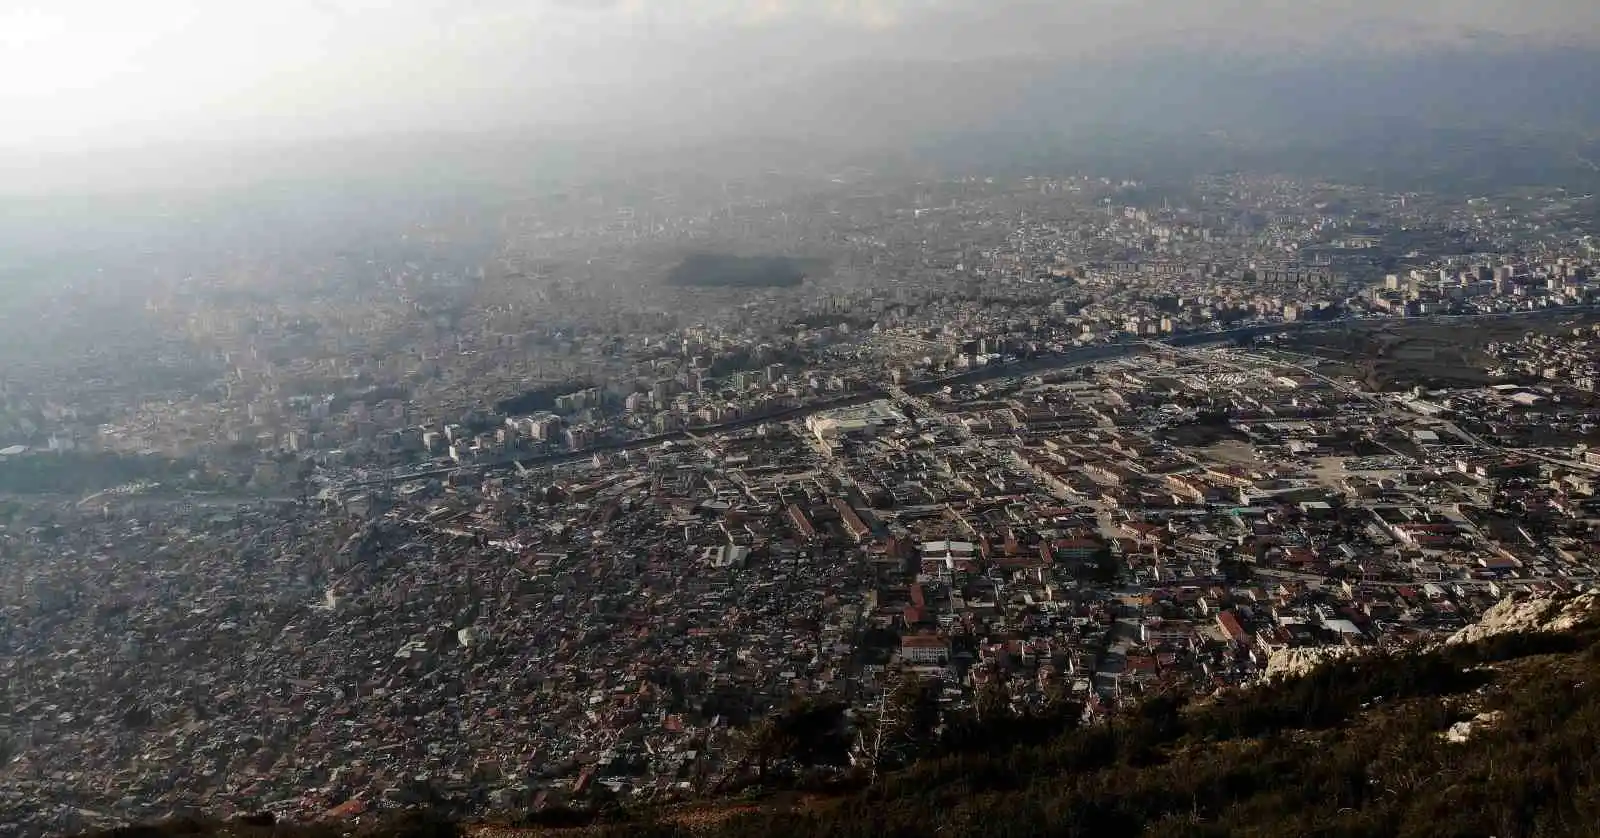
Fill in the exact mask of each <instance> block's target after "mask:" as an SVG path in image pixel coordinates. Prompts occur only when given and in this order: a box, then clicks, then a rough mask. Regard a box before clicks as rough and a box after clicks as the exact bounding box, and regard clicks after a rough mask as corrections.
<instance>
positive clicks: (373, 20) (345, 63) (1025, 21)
mask: <svg viewBox="0 0 1600 838" xmlns="http://www.w3.org/2000/svg"><path fill="white" fill-rule="evenodd" d="M1486 36H1492V37H1509V38H1540V39H1562V40H1574V39H1576V40H1600V2H1596V0H1516V2H1511V1H1510V0H521V2H516V1H515V0H397V2H381V0H271V1H270V2H250V3H243V2H238V0H141V2H128V0H0V114H4V126H5V129H4V131H3V132H0V147H7V146H9V147H12V148H17V147H28V146H33V147H36V148H37V147H48V146H68V145H70V146H79V145H91V146H98V145H121V144H126V143H139V142H145V141H152V140H167V139H175V138H185V137H187V138H203V139H233V138H239V137H254V138H263V139H268V140H272V139H284V138H292V137H299V136H321V135H339V134H347V133H369V132H384V131H393V130H409V129H447V130H455V129H471V128H478V127H491V126H504V125H539V124H549V123H565V122H573V121H579V122H582V121H605V122H616V121H620V120H625V119H626V118H627V114H628V113H629V111H630V109H633V108H637V107H652V106H653V107H654V108H656V109H659V108H661V107H663V106H664V105H667V106H669V105H670V103H671V101H672V100H673V97H675V96H696V97H699V98H701V99H702V100H704V99H706V97H708V96H710V100H711V101H715V92H714V91H715V90H716V89H717V87H718V85H721V84H728V83H738V84H740V85H743V86H745V87H748V86H750V85H752V84H760V83H762V82H765V81H769V80H777V79H781V78H789V79H794V78H803V77H804V76H805V74H807V73H811V72H816V71H820V70H825V69H827V68H829V67H830V66H837V65H838V64H840V63H841V62H847V61H853V60H860V59H879V60H899V59H910V58H916V59H929V60H951V61H956V60H963V59H971V58H975V57H985V56H1022V55H1026V56H1055V57H1074V58H1076V57H1102V56H1109V55H1117V54H1127V53H1129V52H1130V51H1132V50H1134V49H1135V48H1138V49H1140V50H1147V49H1148V48H1149V45H1151V44H1154V45H1156V46H1158V47H1161V48H1174V47H1182V46H1184V45H1190V46H1194V45H1207V46H1217V47H1240V46H1247V47H1248V48H1249V49H1252V50H1259V49H1283V50H1297V49H1308V48H1311V49H1314V48H1316V47H1318V46H1328V45H1338V48H1340V49H1346V48H1349V47H1351V46H1360V45H1366V46H1374V45H1386V46H1396V45H1408V44H1409V45H1415V44H1419V43H1424V42H1428V41H1442V40H1459V39H1461V38H1463V37H1478V38H1482V37H1486ZM708 91H712V92H711V93H708Z"/></svg>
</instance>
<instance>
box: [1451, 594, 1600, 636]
mask: <svg viewBox="0 0 1600 838" xmlns="http://www.w3.org/2000/svg"><path fill="white" fill-rule="evenodd" d="M1597 616H1600V591H1589V592H1587V593H1582V594H1578V595H1577V596H1567V597H1522V598H1519V597H1516V596H1510V597H1506V598H1505V599H1503V600H1501V601H1500V602H1498V603H1496V604H1495V605H1494V606H1493V607H1491V608H1490V609H1489V610H1488V611H1485V612H1483V616H1482V617H1481V618H1479V620H1478V621H1477V622H1476V623H1473V624H1472V625H1470V626H1467V627H1466V628H1463V629H1461V630H1460V631H1458V632H1456V633H1455V634H1452V635H1450V637H1449V638H1448V639H1447V640H1445V645H1447V646H1457V645H1460V644H1463V643H1476V642H1478V641H1480V640H1486V639H1488V638H1491V637H1495V636H1497V635H1501V634H1513V633H1518V632H1528V633H1556V632H1563V631H1571V630H1573V629H1575V628H1577V627H1578V626H1580V625H1582V624H1583V623H1585V622H1588V621H1589V620H1591V619H1594V618H1595V617H1597Z"/></svg>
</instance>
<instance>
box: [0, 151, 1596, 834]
mask: <svg viewBox="0 0 1600 838" xmlns="http://www.w3.org/2000/svg"><path fill="white" fill-rule="evenodd" d="M1585 201H1587V202H1588V203H1589V204H1592V201H1593V198H1592V196H1587V197H1586V198H1582V199H1580V198H1576V197H1574V196H1569V195H1566V194H1564V193H1561V192H1557V191H1551V192H1548V193H1539V194H1528V193H1522V194H1519V195H1516V196H1509V197H1502V198H1497V199H1496V200H1492V201H1490V200H1486V199H1476V198H1474V199H1468V200H1458V199H1455V198H1447V197H1443V196H1430V195H1426V194H1420V193H1403V194H1388V193H1383V192H1379V191H1375V190H1372V189H1370V188H1364V187H1355V186H1340V185H1336V184H1328V183H1321V182H1305V181H1299V180H1292V179H1286V178H1265V177H1250V176H1243V175H1229V176H1217V177H1208V178H1202V179H1199V180H1197V181H1195V182H1193V183H1190V184H1187V185H1185V186H1183V187H1182V188H1171V187H1164V188H1157V187H1153V186H1150V185H1148V184H1143V183H1138V182H1131V181H1120V180H1113V179H1109V178H1099V177H1073V178H1043V177H1029V178H1017V179H1002V178H993V179H977V178H964V179H958V180H949V181H927V182H921V181H917V182H908V181H903V180H893V179H887V178H882V177H878V176H875V175H872V174H871V173H867V172H839V173H830V176H829V177H827V178H824V179H821V180H816V179H808V178H802V177H800V176H789V175H781V174H778V173H772V174H770V175H769V176H768V177H767V179H765V180H762V181H759V182H735V183H730V182H723V183H720V184H717V185H715V187H708V186H706V185H705V184H704V183H700V182H698V181H697V182H691V183H686V184H682V185H676V186H666V185H662V184H659V183H648V184H646V183H640V184H628V185H626V187H625V188H624V187H613V188H611V189H609V190H600V189H598V188H597V189H596V191H594V192H593V193H592V194H569V193H563V194H561V195H559V196H538V197H530V198H528V199H526V200H525V201H520V202H517V203H513V204H510V205H507V206H503V207H500V208H499V209H498V210H497V212H498V215H497V216H495V217H494V219H493V221H492V222H490V221H487V220H485V219H484V218H477V217H473V218H466V217H464V215H462V213H466V211H465V210H461V211H460V212H458V213H457V214H456V215H451V214H448V213H441V214H435V215H427V216H425V217H422V218H418V219H409V220H407V221H406V224H405V226H404V227H402V228H400V229H397V230H394V231H390V232H388V233H383V234H379V233H373V234H372V235H371V236H370V240H364V241H363V242H362V243H361V244H360V246H359V247H346V246H344V245H341V246H340V247H339V248H332V247H331V246H327V245H326V244H325V243H316V242H314V243H313V244H308V245H306V246H305V247H304V248H303V249H302V250H298V251H292V252H289V253H277V254H275V255H274V256H273V257H272V258H273V259H274V260H275V261H272V262H271V263H270V264H269V263H268V262H267V261H266V259H267V257H266V256H264V255H262V254H260V253H251V252H240V253H238V254H235V255H234V256H233V257H230V258H231V259H232V261H227V260H220V261H214V262H212V263H211V264H212V265H213V267H211V268H208V269H206V270H203V271H202V270H200V269H197V268H196V267H195V265H194V264H193V262H192V260H191V259H190V258H189V257H188V256H187V255H186V254H184V253H182V252H180V251H162V250H151V251H149V252H146V253H143V254H142V255H141V256H140V257H139V260H137V261H136V263H135V264H134V265H132V266H131V267H128V268H127V270H129V271H131V272H136V273H138V275H139V282H137V283H130V284H129V286H128V287H129V288H130V289H137V291H136V292H135V291H133V290H124V291H122V292H119V294H120V296H119V297H118V298H117V299H110V300H92V299H86V298H85V297H84V296H83V294H82V292H81V291H80V290H78V288H77V287H75V286H73V285H71V284H64V285H60V286H57V287H56V288H55V289H54V290H46V291H43V292H41V296H40V297H39V299H38V300H37V301H36V302H35V304H34V308H33V311H32V312H31V313H30V314H29V315H28V316H30V317H35V318H40V319H53V320H56V321H57V322H58V323H60V324H62V325H61V326H60V328H63V329H67V328H69V327H70V328H77V329H80V330H81V333H80V334H82V335H90V334H92V335H93V336H94V338H95V339H94V340H93V341H88V342H84V343H80V344H65V343H64V344H62V346H63V348H62V350H61V351H60V352H57V353H52V354H41V353H32V352H20V353H15V354H14V357H13V355H7V356H6V358H5V365H4V367H3V372H0V444H3V445H5V446H8V447H5V448H3V449H0V811H4V812H8V813H15V815H16V816H15V817H10V818H0V836H3V835H15V836H34V835H43V834H61V833H71V832H76V831H80V830H83V829H87V828H92V827H99V826H108V825H113V824H117V823H124V822H129V821H140V820H148V819H153V818H159V817H163V816H166V815H170V814H172V813H181V812H186V811H204V812H210V813H218V814H221V815H232V814H241V813H251V812H269V813H271V814H273V815H274V816H276V817H279V818H283V819H287V820H316V819H320V818H324V817H334V818H337V817H348V816H355V815H360V814H363V813H367V812H382V811H387V810H392V809H400V808H404V807H407V806H410V805H414V804H417V803H420V802H425V801H431V800H438V799H450V800H454V801H458V802H460V803H461V804H462V805H464V806H466V807H468V808H469V809H470V810H472V811H478V812H486V811H496V810H499V811H504V810H513V809H515V810H530V811H537V810H540V809H544V808H549V807H556V806H580V807H581V806H584V805H589V804H592V803H593V801H596V800H599V799H602V798H604V799H624V800H669V799H685V798H689V797H693V796H696V795H702V794H706V793H709V792H712V791H714V790H717V789H720V788H724V787H726V786H728V785H729V784H732V783H736V782H738V781H740V780H741V779H742V778H744V777H745V776H747V775H749V774H751V773H754V772H757V771H759V770H761V769H760V768H759V767H757V766H756V765H754V764H753V762H754V761H753V758H752V748H751V745H750V743H751V739H752V737H751V734H750V731H751V730H752V729H755V728H757V727H759V726H760V724H761V723H762V720H763V719H766V718H768V716H769V714H771V713H772V712H774V711H776V710H779V709H781V708H785V707H793V706H797V705H802V704H805V703H812V704H817V703H836V704H843V705H844V706H846V707H848V708H849V709H850V714H851V718H852V719H853V720H854V722H853V723H854V727H855V728H857V729H858V730H859V731H866V730H869V729H870V724H871V722H872V720H873V719H874V718H875V717H876V716H878V715H881V714H882V713H883V712H884V707H885V705H886V702H887V701H888V700H889V697H891V696H893V695H896V694H898V693H900V692H903V691H904V688H905V686H906V685H907V684H909V683H916V684H920V685H929V686H931V687H932V697H933V700H935V701H936V702H937V705H938V707H939V708H940V710H941V711H942V712H946V713H951V714H955V713H961V712H965V711H968V710H971V709H973V708H976V707H980V706H993V705H994V703H995V702H998V703H999V704H1000V705H1002V706H1009V707H1011V708H1013V709H1015V710H1016V711H1018V712H1021V711H1025V710H1031V711H1043V710H1045V709H1046V708H1054V709H1055V710H1057V711H1059V709H1060V708H1062V707H1070V708H1071V710H1072V713H1073V714H1074V716H1075V717H1076V718H1077V719H1078V720H1079V721H1080V723H1082V724H1086V725H1094V724H1097V723H1101V722H1104V721H1106V720H1109V719H1114V718H1116V717H1117V716H1118V714H1119V713H1125V712H1127V711H1128V710H1129V709H1130V708H1133V707H1135V706H1137V705H1139V704H1140V702H1142V701H1145V700H1146V699H1148V698H1149V697H1151V696H1154V695H1158V694H1165V693H1168V692H1171V691H1174V690H1179V691H1182V692H1184V693H1185V694H1195V695H1212V694H1217V693H1219V692H1226V691H1231V690H1236V689H1239V688H1243V687H1247V686H1248V685H1251V684H1255V683H1259V682H1261V681H1263V680H1264V679H1268V678H1270V677H1272V676H1275V675H1278V674H1285V673H1293V672H1299V671H1304V670H1305V669H1307V668H1309V667H1310V666H1312V665H1314V664H1315V663H1316V662H1317V661H1321V660H1327V659H1331V658H1334V657H1337V656H1339V655H1342V654H1345V653H1346V652H1347V650H1352V649H1380V648H1396V649H1398V648H1407V647H1414V646H1420V645H1423V644H1426V643H1429V642H1431V641H1434V640H1437V639H1440V638H1443V637H1445V636H1448V635H1450V634H1451V633H1453V632H1455V631H1457V630H1459V629H1461V628H1462V627H1464V626H1466V625H1468V624H1470V623H1472V622H1474V621H1475V620H1477V619H1478V618H1479V617H1480V616H1481V615H1482V614H1483V612H1485V611H1486V610H1487V609H1489V608H1490V607H1491V606H1493V605H1494V604H1496V603H1498V602H1500V601H1501V600H1502V599H1504V598H1505V597H1507V596H1508V595H1510V594H1512V593H1514V592H1518V591H1528V592H1540V593H1554V592H1573V591H1579V590H1586V589H1588V588H1590V587H1591V586H1592V585H1593V583H1594V581H1595V578H1596V573H1597V566H1600V493H1597V488H1600V386H1597V382H1600V356H1597V355H1596V352H1595V350H1594V347H1595V346H1596V345H1597V338H1600V325H1597V324H1600V316H1597V315H1600V309H1596V308H1595V304H1596V303H1597V302H1600V279H1597V277H1596V275H1595V273H1596V267H1595V264H1596V263H1595V254H1594V248H1593V242H1592V239H1590V238H1589V236H1588V234H1586V233H1585V232H1584V230H1583V227H1582V224H1581V221H1580V220H1579V219H1581V218H1582V217H1583V213H1584V212H1585V211H1587V212H1589V213H1591V214H1592V209H1589V210H1584V209H1583V207H1584V206H1585V204H1584V202H1585ZM490 223H492V224H493V225H494V226H495V227H496V228H497V229H499V230H502V231H505V233H506V234H505V241H503V242H501V243H499V244H498V245H497V246H496V247H494V248H491V249H487V250H485V249H483V248H482V247H481V242H479V241H478V239H477V238H476V237H474V236H472V235H468V234H466V233H464V232H463V229H464V228H469V227H470V228H473V229H476V227H475V226H474V225H482V224H490ZM336 250H337V252H335V251H336ZM720 251H727V252H734V253H740V254H752V253H755V254H779V255H770V256H762V257H760V258H756V257H753V256H748V255H745V256H740V257H739V258H736V259H735V258H730V259H728V260H725V261H714V260H711V257H707V256H705V255H703V254H704V253H707V252H720ZM685 253H688V254H689V255H687V256H685V255H684V254H685ZM268 277H270V280H271V282H272V283H273V286H272V287H273V289H274V290H273V293H272V294H271V295H265V294H261V293H256V292H254V291H252V289H253V288H256V287H258V285H259V283H261V282H262V281H263V280H264V278H268ZM135 294H136V299H135V298H133V297H132V296H130V295H135ZM41 315H43V316H42V317H41ZM71 324H75V325H71ZM857 739H858V741H857V742H856V743H855V745H854V746H853V747H852V749H851V753H850V757H849V761H850V763H853V764H856V765H866V764H871V763H872V762H874V761H877V760H881V759H884V755H883V754H882V753H879V752H877V751H876V750H874V749H873V748H872V747H871V743H870V742H868V741H866V738H865V737H864V736H858V737H857Z"/></svg>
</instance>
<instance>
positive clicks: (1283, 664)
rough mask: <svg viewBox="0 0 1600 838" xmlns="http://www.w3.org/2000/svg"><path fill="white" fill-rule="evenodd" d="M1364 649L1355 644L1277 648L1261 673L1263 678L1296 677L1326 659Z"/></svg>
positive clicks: (1345, 655) (1333, 658)
mask: <svg viewBox="0 0 1600 838" xmlns="http://www.w3.org/2000/svg"><path fill="white" fill-rule="evenodd" d="M1363 651H1365V650H1364V649H1362V648H1360V647H1357V646H1308V647H1304V648H1299V649H1279V650H1277V651H1276V652H1273V653H1272V656H1271V657H1269V658H1267V667H1266V669H1265V670H1264V671H1263V672H1262V673H1261V677H1262V679H1263V680H1271V679H1273V678H1298V677H1300V676H1301V675H1305V674H1307V673H1309V672H1311V670H1313V669H1316V668H1317V667H1319V666H1321V665H1322V664H1325V663H1327V662H1328V661H1334V660H1339V659H1341V658H1347V657H1350V656H1351V655H1356V654H1360V653H1361V652H1363Z"/></svg>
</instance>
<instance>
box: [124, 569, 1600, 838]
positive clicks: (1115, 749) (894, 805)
mask: <svg viewBox="0 0 1600 838" xmlns="http://www.w3.org/2000/svg"><path fill="white" fill-rule="evenodd" d="M1491 616H1492V617H1494V622H1495V623H1496V625H1495V626H1493V627H1488V626H1485V628H1484V629H1483V630H1479V631H1477V632H1473V633H1468V634H1463V635H1459V636H1458V637H1457V638H1456V639H1455V640H1454V642H1452V643H1447V644H1441V645H1439V646H1437V647H1434V648H1432V649H1429V650H1427V651H1423V652H1418V653H1411V654H1382V653H1380V654H1373V655H1363V656H1353V657H1349V658H1344V659H1339V660H1334V661H1330V662H1328V663H1326V664H1324V665H1322V666H1320V667H1317V668H1316V669H1314V670H1312V671H1311V672H1310V673H1308V674H1306V675H1304V676H1301V677H1297V678H1293V679H1278V680H1274V681H1271V682H1269V683H1266V684H1263V685H1261V686H1258V687H1255V688H1252V689H1249V690H1244V691H1236V692H1232V693H1228V694H1219V695H1217V696H1213V697H1209V698H1206V699H1202V700H1189V699H1186V698H1184V697H1179V696H1167V697H1157V698H1154V699H1151V700H1149V701H1147V702H1146V703H1145V704H1144V705H1143V706H1142V707H1141V708H1140V710H1139V711H1138V712H1137V713H1135V714H1131V715H1127V716H1124V717H1122V718H1120V719H1117V720H1116V721H1115V723H1113V724H1110V725H1106V726H1097V727H1092V728H1086V729H1081V730H1066V731H1060V730H1059V729H1056V730H1053V731H1052V730H1050V729H1047V727H1048V726H1047V725H1046V723H1045V722H1043V721H1040V722H1037V723H1032V722H1028V721H1026V720H1023V721H1019V720H1017V719H1014V718H1013V719H989V720H986V721H985V722H984V725H985V726H986V727H985V728H984V729H980V730H978V731H976V733H977V734H978V735H965V736H962V737H959V739H958V740H955V741H953V742H951V743H948V744H946V745H945V746H943V747H941V748H940V749H939V752H938V753H933V754H930V755H928V756H926V757H925V758H923V759H922V760H921V761H919V762H917V763H915V764H914V765H912V766H911V767H910V768H908V769H906V770H904V771H900V772H895V773H892V774H889V775H887V776H885V777H883V778H881V779H880V780H879V781H878V782H876V783H871V784H865V783H863V784H861V786H860V787H857V788H854V789H851V790H849V791H843V792H833V793H813V794H807V795H802V794H797V793H793V792H790V793H787V794H779V793H774V792H769V793H767V794H766V795H765V796H763V795H760V794H753V795H746V796H745V797H744V798H741V799H740V800H737V801H724V802H715V801H713V802H705V803H699V804H693V805H688V806H682V807H679V808H675V809H661V810H656V811H616V812H613V813H612V814H610V815H608V816H607V817H608V818H609V822H607V823H594V824H590V825H587V826H579V827H568V828H563V829H555V828H549V827H546V828H531V827H530V828H520V829H519V828H509V827H490V826H486V825H462V826H461V829H462V831H464V832H465V833H467V834H469V835H474V834H476V835H482V836H484V838H534V836H542V835H574V836H576V835H585V836H597V838H605V837H606V836H616V838H622V836H677V835H697V836H710V838H747V837H752V836H759V838H788V836H815V838H822V837H823V836H828V838H834V837H835V836H863V837H865V836H874V837H876V836H929V835H940V836H952V835H955V836H962V835H972V836H1039V835H1058V836H1085V838H1088V836H1151V837H1152V838H1156V837H1157V836H1160V838H1176V837H1177V836H1196V837H1197V838H1198V837H1199V836H1218V838H1221V836H1229V838H1250V837H1251V836H1259V838H1267V836H1274V837H1276V836H1284V838H1290V837H1291V836H1293V837H1294V838H1299V836H1328V837H1329V838H1332V837H1333V836H1386V837H1388V838H1425V837H1426V838H1431V837H1432V836H1441V837H1442V836H1461V838H1467V836H1480V837H1481V836H1491V835H1492V836H1498V837H1499V838H1519V837H1520V838H1536V836H1537V837H1538V838H1545V837H1546V836H1593V835H1595V834H1597V832H1596V831H1597V824H1600V620H1597V617H1600V612H1597V608H1596V598H1594V597H1581V598H1568V599H1563V600H1560V601H1536V602H1532V603H1507V604H1505V605H1504V606H1503V607H1500V608H1498V609H1497V611H1495V612H1494V613H1493V614H1492V615H1491ZM1490 628H1493V629H1495V630H1488V629H1490ZM1029 724H1036V726H1035V727H1032V728H1030V727H1028V725H1029ZM969 733H971V732H969ZM419 823H420V824H422V826H419ZM454 828H455V827H454V826H451V825H448V824H438V823H429V822H424V821H417V820H415V819H413V820H412V821H409V822H407V823H404V824H397V825H393V826H388V825H377V826H371V825H368V826H366V827H363V829H364V831H366V833H367V834H368V835H372V836H378V835H382V836H386V838H424V836H426V838H436V836H440V835H442V834H444V833H445V832H450V831H453V830H454ZM230 829H231V830H232V832H233V834H235V835H238V836H239V838H251V836H250V835H249V834H248V833H247V832H245V833H241V832H240V831H239V829H240V827H238V826H237V825H235V826H234V827H231V828H230ZM194 831H205V830H194ZM224 831H228V830H224ZM268 831H269V832H270V830H268ZM296 831H298V830H290V829H286V828H283V827H280V828H279V829H278V830H277V832H276V834H278V835H291V834H294V833H295V832H296ZM337 831H338V828H332V829H330V828H327V827H319V828H312V829H310V830H307V831H306V832H305V836H304V838H322V836H324V835H330V834H336V833H337ZM441 831H443V832H441ZM105 838H161V835H160V833H159V832H155V833H152V832H145V833H142V834H132V833H123V834H118V835H112V836H106V837H105ZM196 838H200V836H198V835H197V836H196Z"/></svg>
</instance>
